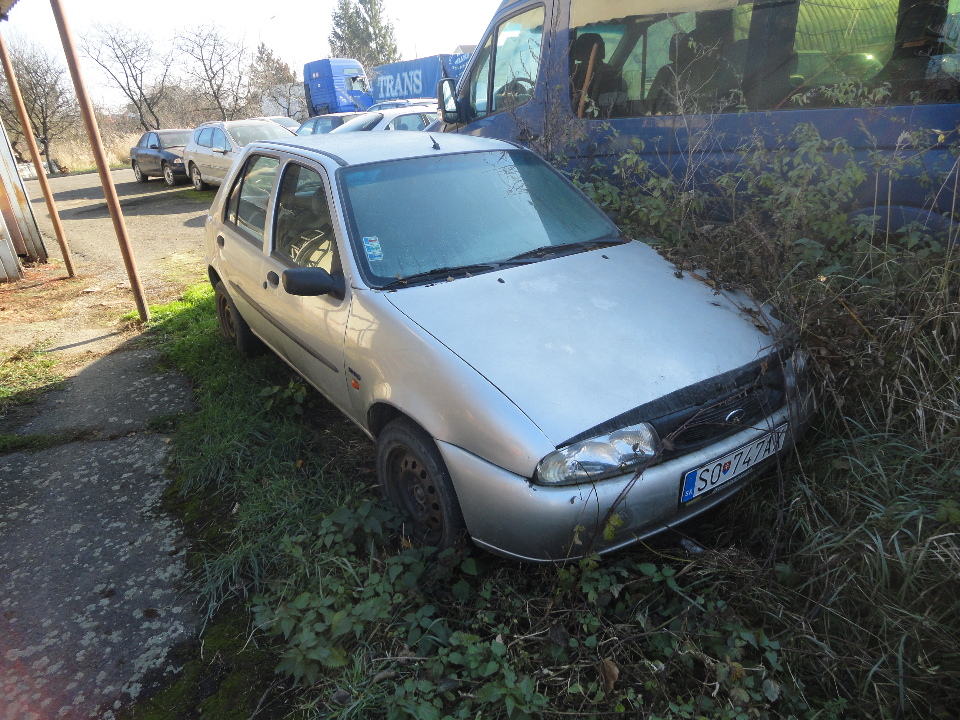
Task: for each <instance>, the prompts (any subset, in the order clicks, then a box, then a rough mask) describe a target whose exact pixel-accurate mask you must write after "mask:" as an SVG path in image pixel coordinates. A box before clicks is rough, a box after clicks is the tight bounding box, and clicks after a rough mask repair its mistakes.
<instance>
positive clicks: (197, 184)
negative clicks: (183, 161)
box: [190, 165, 210, 190]
mask: <svg viewBox="0 0 960 720" xmlns="http://www.w3.org/2000/svg"><path fill="white" fill-rule="evenodd" d="M190 179H191V180H193V189H194V190H207V189H209V187H210V186H209V185H207V183H205V182H204V180H203V177H202V176H201V175H200V168H198V167H197V166H196V165H191V166H190Z"/></svg>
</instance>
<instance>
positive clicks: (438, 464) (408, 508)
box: [377, 418, 467, 548]
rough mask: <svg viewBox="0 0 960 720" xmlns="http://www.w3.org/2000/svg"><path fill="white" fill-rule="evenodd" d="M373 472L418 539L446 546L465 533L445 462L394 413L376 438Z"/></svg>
mask: <svg viewBox="0 0 960 720" xmlns="http://www.w3.org/2000/svg"><path fill="white" fill-rule="evenodd" d="M377 477H378V478H379V480H380V486H381V488H382V489H383V492H384V494H385V495H386V496H387V499H388V500H390V501H391V502H392V503H393V504H394V505H396V506H397V507H398V508H400V511H401V512H402V513H403V514H404V515H405V516H406V517H407V519H408V520H409V521H410V523H411V525H410V530H409V532H408V535H410V536H411V537H412V538H413V539H414V540H415V541H417V542H418V543H422V544H424V545H432V546H435V547H439V548H448V547H453V546H456V545H459V544H461V543H462V542H463V541H464V539H465V538H466V534H467V531H466V525H465V524H464V521H463V513H462V512H461V510H460V503H459V502H458V500H457V493H456V491H455V490H454V488H453V482H452V481H451V480H450V474H449V473H448V472H447V466H446V464H445V463H444V462H443V457H442V456H441V455H440V451H439V450H438V449H437V445H436V443H434V441H433V439H432V438H431V437H430V436H429V435H428V434H427V433H426V432H425V431H424V430H423V429H422V428H420V426H418V425H417V424H416V423H414V422H413V421H411V420H409V419H407V418H397V419H396V420H394V421H392V422H391V423H389V424H388V425H387V426H386V427H385V428H384V429H383V431H382V432H381V433H380V436H379V437H378V438H377Z"/></svg>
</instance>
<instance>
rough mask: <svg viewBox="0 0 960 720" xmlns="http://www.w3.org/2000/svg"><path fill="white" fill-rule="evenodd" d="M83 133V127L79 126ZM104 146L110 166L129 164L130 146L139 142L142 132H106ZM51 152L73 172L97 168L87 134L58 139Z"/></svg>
mask: <svg viewBox="0 0 960 720" xmlns="http://www.w3.org/2000/svg"><path fill="white" fill-rule="evenodd" d="M79 130H80V131H81V133H82V130H83V129H82V127H81V128H79ZM103 135H104V137H103V146H104V151H105V152H106V155H107V162H108V163H109V165H110V167H117V166H127V165H129V164H130V148H131V147H133V146H134V145H136V144H137V141H138V140H139V139H140V135H141V133H139V132H136V133H113V132H111V133H105V134H103ZM50 154H51V155H52V156H53V159H54V160H56V161H57V163H58V164H59V165H60V166H61V167H66V168H68V169H69V170H70V171H71V172H82V171H85V170H94V169H96V162H95V161H94V158H93V150H92V149H91V147H90V141H89V140H88V139H87V136H86V135H85V134H77V135H75V136H73V137H67V138H63V139H60V140H57V141H56V142H55V143H54V144H52V145H51V148H50Z"/></svg>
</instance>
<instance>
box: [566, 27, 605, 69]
mask: <svg viewBox="0 0 960 720" xmlns="http://www.w3.org/2000/svg"><path fill="white" fill-rule="evenodd" d="M594 45H599V47H598V48H597V58H596V59H597V60H603V59H604V58H605V57H606V56H607V48H606V45H605V44H604V42H603V38H602V37H600V35H599V34H597V33H584V34H583V35H580V36H578V37H577V39H576V40H574V41H573V46H572V47H571V48H570V58H571V59H572V60H573V61H574V62H588V61H589V60H590V53H592V52H593V46H594Z"/></svg>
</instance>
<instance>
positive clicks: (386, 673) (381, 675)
mask: <svg viewBox="0 0 960 720" xmlns="http://www.w3.org/2000/svg"><path fill="white" fill-rule="evenodd" d="M396 676H397V674H396V673H395V672H394V671H393V670H381V671H380V672H378V673H377V674H376V675H374V676H373V680H371V681H370V684H371V685H376V684H377V683H379V682H383V681H384V680H392V679H393V678H395V677H396Z"/></svg>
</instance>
